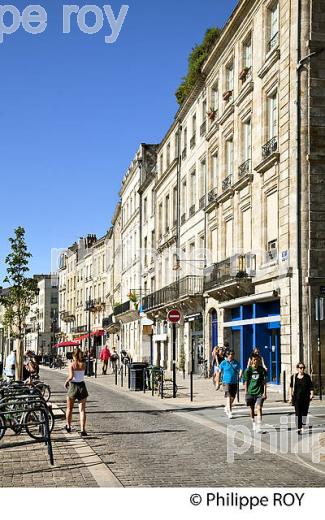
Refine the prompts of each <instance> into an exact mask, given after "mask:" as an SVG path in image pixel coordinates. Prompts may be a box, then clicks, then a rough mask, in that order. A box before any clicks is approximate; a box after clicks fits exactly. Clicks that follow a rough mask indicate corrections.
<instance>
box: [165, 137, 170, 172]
mask: <svg viewBox="0 0 325 520" xmlns="http://www.w3.org/2000/svg"><path fill="white" fill-rule="evenodd" d="M169 165H170V143H168V145H167V153H166V167H167V168H168V166H169Z"/></svg>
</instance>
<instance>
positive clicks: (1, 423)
mask: <svg viewBox="0 0 325 520" xmlns="http://www.w3.org/2000/svg"><path fill="white" fill-rule="evenodd" d="M5 432H6V423H5V420H4V418H3V416H2V415H0V440H1V439H2V437H3V436H4V434H5Z"/></svg>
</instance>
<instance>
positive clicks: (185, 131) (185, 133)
mask: <svg viewBox="0 0 325 520" xmlns="http://www.w3.org/2000/svg"><path fill="white" fill-rule="evenodd" d="M183 141H184V143H183V149H185V148H186V147H187V127H185V128H184V132H183Z"/></svg>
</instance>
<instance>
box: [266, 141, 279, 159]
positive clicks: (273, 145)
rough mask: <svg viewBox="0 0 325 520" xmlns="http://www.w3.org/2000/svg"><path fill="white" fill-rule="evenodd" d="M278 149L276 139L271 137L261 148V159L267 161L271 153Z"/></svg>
mask: <svg viewBox="0 0 325 520" xmlns="http://www.w3.org/2000/svg"><path fill="white" fill-rule="evenodd" d="M277 149H278V138H277V137H272V139H270V140H269V141H268V142H267V143H265V145H264V146H262V157H263V159H267V158H268V157H269V156H270V155H272V153H274V152H276V151H277Z"/></svg>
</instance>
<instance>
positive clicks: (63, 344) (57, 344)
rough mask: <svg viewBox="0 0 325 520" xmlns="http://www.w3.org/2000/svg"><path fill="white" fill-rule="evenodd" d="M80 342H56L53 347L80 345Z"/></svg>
mask: <svg viewBox="0 0 325 520" xmlns="http://www.w3.org/2000/svg"><path fill="white" fill-rule="evenodd" d="M79 346H80V343H79V342H78V341H63V342H62V343H56V345H53V348H59V347H79Z"/></svg>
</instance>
